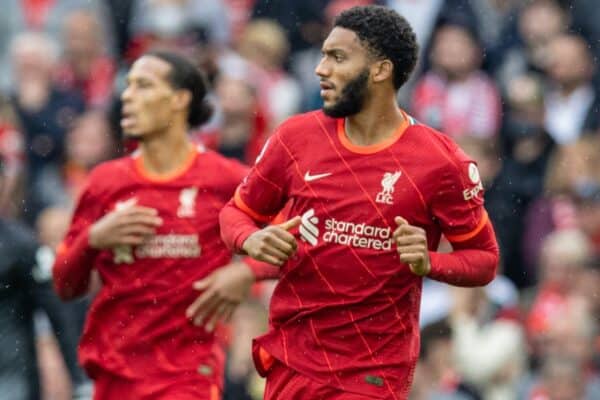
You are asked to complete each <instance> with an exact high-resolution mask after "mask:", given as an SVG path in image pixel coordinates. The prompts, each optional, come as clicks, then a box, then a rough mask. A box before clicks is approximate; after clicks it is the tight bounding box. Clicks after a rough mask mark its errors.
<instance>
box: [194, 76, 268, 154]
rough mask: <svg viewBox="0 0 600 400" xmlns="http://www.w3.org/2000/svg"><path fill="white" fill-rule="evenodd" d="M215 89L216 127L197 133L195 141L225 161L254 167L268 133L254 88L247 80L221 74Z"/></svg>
mask: <svg viewBox="0 0 600 400" xmlns="http://www.w3.org/2000/svg"><path fill="white" fill-rule="evenodd" d="M215 89H216V90H215V93H216V96H217V104H218V106H219V112H220V121H219V126H218V127H217V128H215V129H212V130H207V131H205V130H203V131H201V132H199V134H198V135H197V139H198V140H200V141H201V142H203V143H204V144H205V145H206V146H207V147H209V148H211V149H214V150H218V151H219V152H220V153H221V154H224V155H225V156H227V157H233V158H237V159H238V160H241V161H244V162H245V163H247V164H253V163H254V160H255V159H256V156H257V155H258V153H259V151H260V149H261V148H262V145H263V144H264V142H265V140H266V134H267V133H268V129H267V126H266V118H265V116H264V112H263V111H262V109H261V107H260V105H259V102H258V99H257V95H256V88H254V87H253V86H251V85H250V84H249V83H248V81H247V80H242V79H240V78H238V77H235V76H230V75H227V74H223V75H221V76H220V77H219V78H218V79H217V82H216V88H215Z"/></svg>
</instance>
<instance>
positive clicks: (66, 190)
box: [28, 111, 116, 220]
mask: <svg viewBox="0 0 600 400" xmlns="http://www.w3.org/2000/svg"><path fill="white" fill-rule="evenodd" d="M114 148H115V141H114V139H113V137H112V135H111V131H110V128H109V125H108V120H107V118H106V116H105V115H104V114H103V113H102V112H100V111H88V112H86V113H84V114H82V115H81V116H80V117H78V118H77V119H76V120H75V122H74V123H73V126H72V127H71V129H70V130H69V131H68V132H67V135H66V140H65V152H64V153H65V156H64V159H63V160H61V162H60V163H58V164H49V165H46V166H44V168H43V169H42V170H41V171H40V173H39V176H38V177H37V178H36V179H35V180H34V181H33V182H32V183H31V186H30V194H29V196H28V204H29V207H28V213H29V214H30V218H32V220H35V219H36V217H37V215H38V213H39V212H40V211H42V210H43V209H44V208H46V207H50V206H61V207H72V206H73V205H74V204H75V200H77V197H78V196H79V193H80V190H81V188H82V187H83V185H84V183H85V181H86V180H87V177H88V173H89V172H90V171H91V170H92V168H93V167H95V166H96V165H98V164H99V163H100V162H102V161H106V160H108V159H111V158H113V157H114V156H115V155H116V154H115V151H114Z"/></svg>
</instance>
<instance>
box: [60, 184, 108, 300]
mask: <svg viewBox="0 0 600 400" xmlns="http://www.w3.org/2000/svg"><path fill="white" fill-rule="evenodd" d="M101 213H102V205H101V202H100V199H99V196H98V195H97V194H96V193H95V191H94V184H93V179H92V177H90V179H89V180H88V182H87V184H86V186H85V188H84V190H83V191H82V193H81V195H80V197H79V199H78V201H77V205H76V207H75V211H74V214H73V217H72V219H71V224H70V226H69V230H68V231H67V234H66V235H65V237H64V239H63V241H62V243H61V244H60V245H59V246H58V248H57V250H56V260H55V261H54V266H53V267H52V275H53V280H54V288H55V290H56V292H57V293H58V295H59V296H60V297H61V298H62V299H65V300H66V299H72V298H75V297H78V296H80V295H83V294H85V293H86V291H87V287H88V284H89V279H90V273H91V270H92V268H93V262H94V258H95V256H96V255H97V253H98V251H97V250H95V249H92V248H91V247H90V246H89V244H88V231H89V228H90V226H91V225H92V224H93V223H94V222H95V221H96V220H97V219H99V218H100V216H101Z"/></svg>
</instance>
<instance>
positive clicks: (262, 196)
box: [234, 128, 291, 223]
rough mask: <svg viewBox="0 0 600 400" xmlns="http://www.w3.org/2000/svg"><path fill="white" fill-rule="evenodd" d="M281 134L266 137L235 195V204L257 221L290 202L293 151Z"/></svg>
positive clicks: (268, 219)
mask: <svg viewBox="0 0 600 400" xmlns="http://www.w3.org/2000/svg"><path fill="white" fill-rule="evenodd" d="M280 129H281V128H280ZM281 133H282V132H281V130H279V131H278V132H276V133H275V134H274V135H273V136H271V137H270V138H269V139H268V140H267V142H266V143H265V145H264V146H263V149H262V150H261V152H260V154H259V155H258V157H257V158H256V163H255V164H254V166H253V167H252V169H251V170H250V173H249V174H248V175H247V176H246V178H244V180H243V181H242V183H241V185H240V186H239V187H238V188H237V190H236V193H235V196H234V203H235V205H236V206H237V207H238V208H239V209H240V210H242V211H244V212H245V213H246V214H248V215H249V216H250V217H252V219H254V220H255V221H257V222H263V223H266V222H269V221H271V220H272V219H273V218H274V217H275V216H276V215H277V214H278V213H279V211H280V210H281V209H282V208H283V206H284V205H285V203H286V202H287V196H288V187H289V175H288V172H289V170H290V164H291V154H290V150H289V148H287V147H286V146H285V144H284V143H283V141H282V134H281Z"/></svg>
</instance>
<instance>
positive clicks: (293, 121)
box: [276, 110, 336, 138]
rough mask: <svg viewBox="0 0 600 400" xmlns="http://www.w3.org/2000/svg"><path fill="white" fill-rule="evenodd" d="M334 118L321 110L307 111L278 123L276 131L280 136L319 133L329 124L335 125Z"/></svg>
mask: <svg viewBox="0 0 600 400" xmlns="http://www.w3.org/2000/svg"><path fill="white" fill-rule="evenodd" d="M335 121H336V120H335V119H334V118H331V117H328V116H327V115H325V114H324V113H323V111H321V110H314V111H309V112H305V113H301V114H296V115H293V116H291V117H289V118H288V119H286V120H285V121H283V122H282V123H281V125H279V127H278V128H277V130H276V133H277V134H279V135H281V136H282V137H285V138H288V137H296V136H298V134H299V133H302V134H303V135H305V134H310V133H316V134H319V133H320V132H321V131H322V129H328V127H330V126H335Z"/></svg>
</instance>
